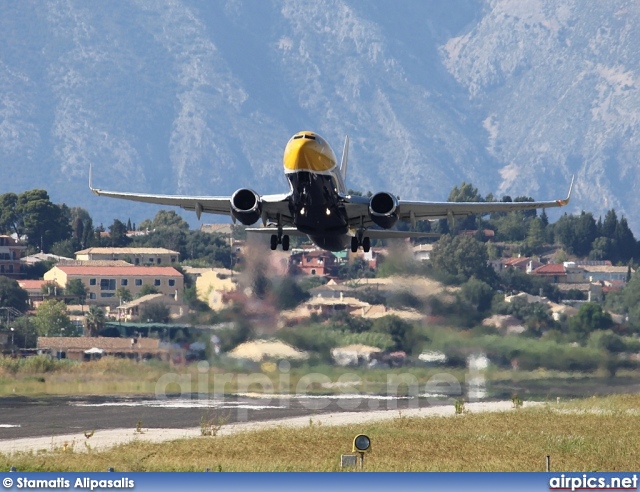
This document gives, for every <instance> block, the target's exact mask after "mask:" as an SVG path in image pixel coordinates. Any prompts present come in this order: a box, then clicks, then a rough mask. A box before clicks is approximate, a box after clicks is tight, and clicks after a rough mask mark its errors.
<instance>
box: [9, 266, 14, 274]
mask: <svg viewBox="0 0 640 492" xmlns="http://www.w3.org/2000/svg"><path fill="white" fill-rule="evenodd" d="M9 273H13V265H9Z"/></svg>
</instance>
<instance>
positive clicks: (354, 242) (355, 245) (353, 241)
mask: <svg viewBox="0 0 640 492" xmlns="http://www.w3.org/2000/svg"><path fill="white" fill-rule="evenodd" d="M358 246H359V245H358V238H357V237H355V236H354V237H352V238H351V252H352V253H357V252H358Z"/></svg>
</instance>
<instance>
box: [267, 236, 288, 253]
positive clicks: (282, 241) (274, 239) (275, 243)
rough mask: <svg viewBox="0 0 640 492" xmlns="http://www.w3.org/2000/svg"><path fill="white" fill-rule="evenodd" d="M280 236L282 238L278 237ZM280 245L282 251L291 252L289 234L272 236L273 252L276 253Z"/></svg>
mask: <svg viewBox="0 0 640 492" xmlns="http://www.w3.org/2000/svg"><path fill="white" fill-rule="evenodd" d="M278 236H280V237H278ZM278 244H282V251H289V236H288V235H287V234H285V235H282V234H278V235H276V234H272V235H271V250H272V251H275V250H276V248H277V247H278Z"/></svg>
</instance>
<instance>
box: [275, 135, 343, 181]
mask: <svg viewBox="0 0 640 492" xmlns="http://www.w3.org/2000/svg"><path fill="white" fill-rule="evenodd" d="M283 163H284V169H285V172H296V171H310V172H320V173H321V172H327V171H331V170H332V169H333V168H334V167H336V157H335V155H334V153H333V151H332V150H331V147H329V145H328V144H327V143H326V142H325V140H324V139H323V138H321V137H319V136H317V135H315V134H313V133H311V132H300V133H298V134H296V135H294V136H293V138H292V139H291V140H289V143H288V144H287V146H286V148H285V149H284V159H283Z"/></svg>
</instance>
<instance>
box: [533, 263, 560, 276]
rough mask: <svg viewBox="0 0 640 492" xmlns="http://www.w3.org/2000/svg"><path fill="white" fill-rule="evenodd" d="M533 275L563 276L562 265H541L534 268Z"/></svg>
mask: <svg viewBox="0 0 640 492" xmlns="http://www.w3.org/2000/svg"><path fill="white" fill-rule="evenodd" d="M533 273H535V274H542V275H564V274H565V273H566V272H565V270H564V265H562V264H560V263H550V264H549V265H542V266H541V267H538V268H536V269H535V270H534V271H533Z"/></svg>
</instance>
